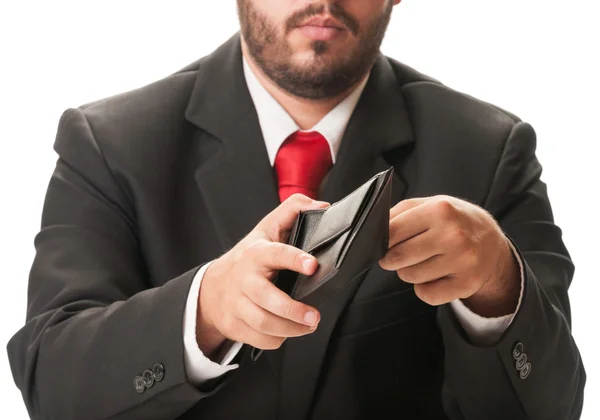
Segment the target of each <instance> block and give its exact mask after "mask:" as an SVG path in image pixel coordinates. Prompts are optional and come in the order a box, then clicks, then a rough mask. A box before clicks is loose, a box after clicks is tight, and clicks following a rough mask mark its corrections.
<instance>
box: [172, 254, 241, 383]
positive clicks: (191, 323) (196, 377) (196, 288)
mask: <svg viewBox="0 0 600 420" xmlns="http://www.w3.org/2000/svg"><path fill="white" fill-rule="evenodd" d="M211 263H212V261H211V262H209V263H207V264H205V265H203V266H202V267H201V268H200V270H198V272H197V273H196V275H195V276H194V280H193V281H192V285H191V287H190V291H189V293H188V297H187V301H186V304H185V310H184V313H183V350H184V362H185V371H186V374H187V377H188V380H189V381H190V382H191V383H192V384H194V385H195V386H199V385H201V384H202V383H204V382H206V381H208V380H209V379H213V378H217V377H219V376H221V375H223V374H225V373H227V372H229V371H230V370H233V369H237V368H238V367H239V365H238V364H232V365H230V363H231V361H232V360H233V358H234V357H235V356H236V354H238V352H239V351H240V349H241V348H242V345H243V343H240V342H232V341H228V342H226V343H224V344H223V346H222V348H221V351H220V354H219V357H218V358H217V360H221V362H220V363H217V362H213V361H212V360H210V359H209V358H208V357H206V356H205V355H204V353H202V350H200V348H199V347H198V342H197V341H196V315H197V311H196V309H197V308H198V294H199V292H200V284H201V283H202V278H203V277H204V273H205V272H206V270H207V269H208V267H209V266H210V264H211Z"/></svg>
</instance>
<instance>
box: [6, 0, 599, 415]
mask: <svg viewBox="0 0 600 420" xmlns="http://www.w3.org/2000/svg"><path fill="white" fill-rule="evenodd" d="M355 1H357V0H355ZM364 1H368V0H364ZM595 4H596V2H593V1H591V0H570V1H568V2H565V1H560V2H559V1H552V0H550V1H549V0H504V1H494V2H492V1H481V0H455V1H448V0H426V1H425V0H421V1H416V0H405V1H404V2H402V3H401V4H400V5H399V6H398V7H396V9H395V11H394V15H393V18H392V22H391V24H390V28H389V30H388V33H387V35H386V38H385V41H384V44H383V47H382V50H383V52H384V53H386V54H387V55H390V56H392V57H394V58H396V59H398V60H400V61H402V62H404V63H405V64H408V65H410V66H412V67H415V68H416V69H418V70H420V71H421V72H423V73H425V74H429V75H430V76H433V77H435V78H437V79H439V80H440V81H442V82H443V83H445V84H446V85H448V86H450V87H453V88H455V89H458V90H460V91H463V92H466V93H468V94H470V95H473V96H475V97H478V98H480V99H483V100H485V101H489V102H492V103H494V104H496V105H498V106H500V107H503V108H505V109H507V110H510V111H512V112H513V113H516V114H517V115H518V116H519V117H521V118H522V119H523V120H525V121H527V122H529V123H531V124H532V125H533V127H534V128H535V130H536V131H537V134H538V157H539V159H540V161H541V163H542V165H543V167H544V173H543V175H542V179H543V180H544V181H545V182H546V183H547V184H548V193H549V196H550V200H551V203H552V205H553V209H554V215H555V221H556V223H557V224H558V225H559V226H560V227H561V228H562V229H563V239H564V241H565V243H566V245H567V248H568V249H569V251H570V253H571V256H572V258H573V260H574V262H575V266H576V270H575V279H574V283H573V286H572V287H571V290H570V293H571V302H572V308H573V334H574V336H575V339H576V341H577V343H578V345H579V348H580V350H581V353H582V355H583V360H584V364H585V367H586V370H587V374H588V382H587V387H586V401H585V409H584V415H583V417H582V418H583V419H585V420H593V419H598V418H600V401H599V398H598V397H600V381H599V380H598V375H599V374H600V358H599V356H598V355H599V354H600V344H599V343H598V338H597V337H598V333H599V332H600V328H599V326H598V323H597V321H598V320H599V316H598V313H599V310H598V307H597V301H598V299H597V294H598V291H599V290H600V288H599V287H598V279H599V276H598V268H597V264H598V260H599V258H600V255H599V251H600V246H598V238H599V235H600V228H599V223H598V218H597V214H598V208H597V194H598V189H599V182H600V176H599V174H598V173H599V171H598V169H597V162H598V156H597V152H598V143H599V141H600V134H599V131H600V130H599V129H598V120H599V119H600V105H599V104H598V100H599V97H600V88H599V82H598V79H599V77H600V66H599V64H598V61H597V60H598V56H599V51H600V31H599V29H598V25H597V23H598V17H599V14H598V13H597V12H596V11H595V7H596V6H595ZM237 28H238V21H237V16H236V11H235V1H234V0H228V1H224V0H219V1H210V2H209V1H206V0H195V1H170V2H167V1H163V2H153V1H134V0H130V1H124V0H120V1H114V0H105V1H103V2H89V1H88V2H86V1H81V0H79V1H66V0H53V1H49V2H45V1H41V0H40V1H25V0H21V1H19V2H2V5H1V6H0V46H1V49H0V51H1V56H0V57H1V60H2V61H1V64H0V72H1V73H0V74H1V77H0V112H1V114H0V138H1V141H2V143H1V144H2V149H0V150H1V155H0V156H1V165H0V187H1V189H0V194H1V195H0V197H1V198H0V200H1V205H0V212H1V214H0V224H1V225H0V232H1V237H2V241H1V242H0V246H1V249H0V251H1V252H0V256H1V257H0V258H1V260H0V267H2V277H1V281H2V284H3V293H2V295H3V297H4V298H3V299H2V303H1V304H0V342H1V343H2V345H3V346H5V345H6V342H7V341H8V340H9V339H10V337H11V336H12V334H13V333H15V332H16V331H17V330H18V329H19V328H20V327H21V325H22V323H23V322H24V316H25V308H26V291H27V277H28V272H29V268H30V264H31V261H32V258H33V255H34V248H33V238H34V236H35V234H36V233H37V230H38V228H39V222H40V213H41V207H42V203H43V199H44V195H45V189H46V186H47V182H48V180H49V177H50V174H51V172H52V170H53V168H54V164H55V161H56V155H55V154H54V152H53V150H52V144H53V141H54V136H55V134H56V128H57V123H58V119H59V117H60V115H61V113H62V112H63V111H64V110H65V109H66V108H68V107H74V106H78V105H81V104H83V103H85V102H89V101H92V100H95V99H99V98H102V97H105V96H109V95H112V94H115V93H119V92H122V91H125V90H129V89H132V88H136V87H139V86H142V85H144V84H146V83H149V82H151V81H154V80H156V79H159V78H162V77H164V76H167V75H168V74H170V73H172V72H175V71H177V70H179V69H180V68H182V67H184V66H185V65H186V64H188V63H190V62H192V61H195V60H196V59H197V58H199V57H201V56H203V55H206V54H208V53H210V52H211V51H212V50H213V49H215V48H216V47H217V46H218V45H220V44H221V43H222V42H224V41H225V40H226V39H227V38H228V37H229V36H230V35H232V34H233V33H234V32H235V31H236V30H237ZM57 380H60V378H57ZM92 380H93V379H92ZM0 396H1V397H0V398H1V399H2V400H3V402H2V411H3V415H2V417H3V418H9V419H16V420H18V419H26V418H27V414H26V411H25V409H24V405H23V403H22V400H21V396H20V394H19V392H18V390H17V388H16V387H15V386H14V383H13V381H12V375H11V373H10V368H9V364H8V359H7V357H6V352H5V351H3V355H2V354H0ZM594 397H595V398H594ZM8 413H10V415H9V414H8Z"/></svg>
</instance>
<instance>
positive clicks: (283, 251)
mask: <svg viewBox="0 0 600 420" xmlns="http://www.w3.org/2000/svg"><path fill="white" fill-rule="evenodd" d="M328 205H329V203H325V202H322V201H314V200H311V199H310V198H308V197H306V196H304V195H301V194H295V195H292V196H291V197H289V198H288V199H287V200H286V201H284V202H283V203H281V205H279V207H277V208H276V209H275V210H273V211H272V212H271V213H269V214H268V215H267V216H265V217H264V218H263V219H262V220H261V221H260V223H259V224H258V225H257V226H256V227H255V228H254V230H252V231H251V232H250V233H249V234H248V235H247V236H246V237H245V238H244V239H242V240H241V241H240V242H239V243H238V244H237V245H236V246H235V247H233V248H232V249H231V250H230V251H229V252H227V253H226V254H224V255H223V256H221V257H220V258H219V259H217V260H216V261H214V262H213V263H212V264H211V265H210V266H209V268H208V270H207V271H206V273H205V274H204V277H203V279H202V285H201V287H200V294H199V297H198V318H197V323H196V325H197V328H196V340H197V342H198V346H199V347H200V349H201V350H202V352H203V353H204V354H205V355H207V356H208V355H210V354H211V353H213V352H214V351H215V350H216V349H217V348H218V347H219V346H220V345H221V344H222V343H223V341H224V340H225V339H226V338H229V339H231V340H233V341H240V342H243V343H247V344H250V345H252V346H254V347H256V348H259V349H276V348H279V347H280V346H281V344H282V343H283V342H284V341H285V339H286V338H287V337H297V336H302V335H306V334H309V333H311V332H313V331H314V330H315V329H316V327H317V325H318V323H319V320H320V314H319V311H318V310H317V309H315V308H313V307H311V306H308V305H305V304H303V303H300V302H298V301H295V300H293V299H292V298H291V297H289V296H288V295H287V294H285V293H284V292H283V291H281V290H280V289H279V288H278V287H277V286H275V285H274V284H273V283H272V280H273V279H274V277H275V275H276V274H277V272H278V270H282V269H288V270H293V271H296V272H299V273H303V274H306V275H311V274H314V272H315V271H316V270H317V265H318V262H317V259H316V258H315V257H313V256H312V255H310V254H307V253H305V252H303V251H301V250H300V249H298V248H295V247H292V246H290V245H287V244H286V242H287V240H288V238H289V235H290V231H291V229H292V227H293V225H294V222H295V220H296V218H297V216H298V213H299V212H300V211H305V210H315V209H319V208H324V207H327V206H328Z"/></svg>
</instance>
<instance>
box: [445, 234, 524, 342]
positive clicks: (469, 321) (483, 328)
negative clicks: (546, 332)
mask: <svg viewBox="0 0 600 420" xmlns="http://www.w3.org/2000/svg"><path fill="white" fill-rule="evenodd" d="M508 243H509V245H510V249H511V250H512V251H513V254H514V255H515V258H516V259H517V261H518V262H519V267H520V269H521V293H520V294H519V302H518V303H517V309H516V311H515V312H514V313H512V314H508V315H504V316H501V317H497V318H485V317H482V316H481V315H478V314H476V313H474V312H473V311H471V310H470V309H469V308H467V307H466V305H465V304H464V303H463V301H462V300H460V299H456V300H453V301H452V302H450V306H451V307H452V309H453V310H454V313H455V314H456V318H458V322H460V324H461V325H462V327H463V329H464V330H465V332H466V333H467V335H468V336H469V338H470V339H471V341H472V342H473V344H475V345H480V346H489V345H492V344H494V343H497V342H498V340H499V339H500V336H501V335H502V333H504V331H505V330H506V329H507V328H508V327H509V325H510V324H511V322H512V320H513V318H514V316H515V314H516V313H517V312H518V311H519V308H520V307H521V300H522V299H523V288H524V285H525V275H524V270H523V262H522V261H521V259H520V258H519V254H518V253H517V250H516V249H515V247H514V246H513V244H512V243H511V242H510V241H508Z"/></svg>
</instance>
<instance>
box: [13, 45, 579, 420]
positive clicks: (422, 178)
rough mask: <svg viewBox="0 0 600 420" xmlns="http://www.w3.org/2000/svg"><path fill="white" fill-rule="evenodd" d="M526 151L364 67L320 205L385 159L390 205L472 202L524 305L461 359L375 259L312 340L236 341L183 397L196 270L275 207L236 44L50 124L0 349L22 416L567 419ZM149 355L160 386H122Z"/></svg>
mask: <svg viewBox="0 0 600 420" xmlns="http://www.w3.org/2000/svg"><path fill="white" fill-rule="evenodd" d="M535 149H536V136H535V133H534V130H533V129H532V127H531V126H530V125H528V124H527V123H524V122H522V121H520V120H519V118H517V117H516V116H515V115H512V114H510V113H508V112H506V111H504V110H501V109H499V108H497V107H495V106H493V105H490V104H488V103H484V102H482V101H480V100H477V99H474V98H472V97H470V96H467V95H465V94H463V93H460V92H456V91H454V90H452V89H450V88H448V87H446V86H444V85H442V84H441V83H439V82H438V81H436V80H434V79H432V78H429V77H427V76H424V75H422V74H420V73H418V72H417V71H415V70H413V69H411V68H410V67H407V66H405V65H403V64H401V63H399V62H397V61H394V60H393V59H391V58H388V57H385V56H383V55H380V56H379V58H378V59H377V61H376V63H375V65H374V68H373V72H372V75H371V78H370V80H369V82H368V84H367V86H366V88H365V90H364V92H363V95H362V97H361V99H360V101H359V103H358V105H357V108H356V110H355V112H354V114H353V116H352V119H351V121H350V124H349V126H348V128H347V130H346V132H345V135H344V138H343V141H342V143H341V149H340V151H339V155H338V159H337V162H336V164H335V166H334V167H333V169H332V170H331V172H330V173H329V176H328V179H327V180H326V184H325V185H324V186H323V193H322V197H320V198H322V199H324V200H328V201H330V202H335V201H337V200H339V199H341V198H342V197H344V196H345V195H346V194H348V193H350V192H351V191H353V190H354V189H355V188H356V187H358V186H359V185H361V184H362V183H363V182H365V181H366V180H367V179H369V178H370V177H371V176H372V175H374V174H375V173H378V172H380V171H382V170H385V169H387V168H388V167H389V166H390V165H392V166H394V168H395V175H394V178H393V204H395V203H397V202H399V201H400V200H402V199H405V198H409V197H417V196H431V195H436V194H447V195H452V196H455V197H459V198H462V199H465V200H468V201H471V202H473V203H476V204H478V205H480V206H482V207H484V208H485V209H487V210H488V211H489V212H490V213H491V214H492V215H493V216H495V217H496V219H497V220H498V221H499V222H500V224H501V226H502V228H503V230H504V231H505V233H506V234H507V236H508V237H509V238H510V239H511V240H512V241H513V243H514V245H515V246H516V248H517V250H518V252H519V256H520V257H521V259H522V260H523V261H524V263H525V289H524V296H523V301H522V306H521V309H520V311H519V312H518V314H517V315H516V317H515V319H514V321H513V323H512V324H511V326H510V327H509V328H508V330H507V331H506V332H505V333H504V334H503V336H502V337H501V339H500V341H499V342H498V343H497V344H496V345H493V346H490V347H479V346H476V345H473V344H472V343H470V341H469V340H468V338H467V337H466V336H465V333H464V331H463V330H462V328H461V326H460V325H459V324H458V323H457V321H456V319H455V318H454V315H453V313H452V311H451V309H450V308H449V307H447V306H442V307H439V308H435V307H430V306H428V305H426V304H424V303H422V302H421V301H420V300H419V299H417V298H416V296H415V294H414V292H413V290H412V288H411V287H410V286H409V285H408V284H406V283H404V282H402V281H400V280H399V279H398V277H397V275H396V273H394V272H391V273H390V272H386V271H384V270H382V269H381V268H380V267H379V266H378V265H376V266H373V267H372V269H371V270H369V271H368V272H367V273H366V274H363V275H362V277H363V278H362V279H361V280H362V281H361V282H360V283H356V284H357V285H358V287H355V288H352V289H348V290H346V291H344V292H343V293H340V294H338V295H337V296H336V297H335V298H334V299H331V300H330V301H329V302H327V303H326V304H325V305H324V306H323V307H322V308H321V311H322V322H321V324H320V326H319V328H318V329H317V331H316V332H315V333H314V334H312V335H310V336H305V337H302V338H294V339H289V340H287V341H286V342H285V343H284V345H283V346H282V347H281V348H280V349H278V350H276V351H267V352H265V354H263V356H262V357H261V358H260V359H258V361H257V362H253V361H252V360H251V359H249V352H248V351H246V346H245V347H244V348H243V350H242V352H241V353H240V354H239V357H238V359H237V361H238V362H240V363H241V366H240V368H239V369H238V370H234V371H232V372H229V373H227V374H226V375H225V376H224V377H221V378H219V379H217V380H215V381H211V382H209V383H207V384H205V385H204V386H203V387H202V388H201V389H197V388H195V387H194V386H192V385H191V384H190V383H189V382H188V380H187V378H186V374H185V368H184V358H183V338H182V337H183V333H182V316H183V309H184V304H185V301H186V296H187V293H188V290H189V288H190V284H191V282H192V279H193V277H194V274H195V273H196V271H197V270H198V268H199V267H200V266H201V265H202V264H204V263H205V262H207V261H210V260H212V259H214V258H216V257H219V256H220V255H222V254H223V253H224V252H226V251H227V250H228V249H229V248H231V247H232V246H233V245H234V244H235V243H236V242H237V241H239V240H240V239H241V238H242V237H243V236H244V235H245V234H247V233H248V232H249V231H250V230H251V229H252V228H253V227H254V226H255V225H256V224H257V222H258V221H259V220H260V219H261V218H262V217H263V216H264V215H265V214H267V213H268V212H270V211H271V210H272V209H274V208H275V207H276V206H277V205H278V204H279V200H278V196H277V187H276V181H275V175H274V172H273V169H272V167H271V166H270V164H269V160H268V157H267V152H266V149H265V145H264V142H263V140H262V136H261V130H260V127H259V124H258V120H257V115H256V111H255V109H254V106H253V103H252V101H251V98H250V96H249V93H248V90H247V87H246V84H245V79H244V76H243V73H242V61H241V53H240V38H239V35H238V34H236V35H235V36H233V37H232V38H231V39H230V40H229V41H227V42H226V43H225V44H224V45H223V46H221V47H220V48H219V49H217V50H216V51H215V52H214V53H213V54H211V55H210V56H207V57H204V58H202V59H200V60H199V61H197V62H195V63H193V64H191V65H190V66H188V67H186V68H185V69H183V70H181V71H179V72H177V73H175V74H173V75H171V76H169V77H166V78H165V79H163V80H159V81H157V82H155V83H152V84H150V85H148V86H145V87H142V88H141V89H137V90H134V91H131V92H127V93H123V94H120V95H117V96H114V97H111V98H107V99H103V100H100V101H97V102H94V103H90V104H87V105H84V106H81V107H78V108H74V109H69V110H67V111H65V113H64V115H63V116H62V118H61V120H60V124H59V127H58V133H57V137H56V142H55V150H56V152H57V153H58V155H59V159H58V162H57V165H56V169H55V171H54V173H53V174H52V177H51V179H50V183H49V186H48V190H47V195H46V201H45V205H44V209H43V216H42V227H41V230H40V232H39V234H38V235H37V236H36V238H35V246H36V250H37V252H36V257H35V260H34V262H33V266H32V269H31V275H30V278H29V295H28V299H29V300H28V310H27V322H26V324H25V325H24V326H23V328H22V329H21V330H19V331H18V332H17V333H16V334H15V335H14V337H13V338H12V339H11V340H10V342H9V343H8V355H9V358H10V363H11V366H12V373H13V376H14V380H15V382H16V384H17V386H18V387H19V389H20V390H21V391H22V394H23V398H24V401H25V403H26V405H27V408H28V410H29V413H30V415H31V417H32V418H34V419H60V420H84V419H107V418H111V419H165V420H166V419H176V418H180V419H234V418H243V419H246V420H250V419H262V420H264V419H273V420H274V419H286V420H301V419H307V418H310V419H337V418H340V419H341V418H343V419H365V418H368V419H371V418H378V419H382V418H403V419H446V418H450V419H456V420H458V419H503V420H506V419H511V420H516V419H525V418H528V419H576V418H578V417H579V414H580V412H581V407H582V403H583V388H584V384H585V377H586V376H585V371H584V368H583V365H582V362H581V358H580V355H579V352H578V350H577V347H576V345H575V343H574V341H573V338H572V336H571V332H570V311H569V299H568V296H567V289H568V287H569V285H570V283H571V280H572V277H573V272H574V266H573V263H572V261H571V259H570V257H569V254H568V252H567V249H566V248H565V245H564V244H563V241H562V239H561V230H560V228H559V227H557V226H556V225H555V224H554V223H553V215H552V210H551V206H550V203H549V200H548V196H547V193H546V185H545V184H544V182H542V181H541V180H540V174H541V172H542V168H541V165H540V163H539V162H538V160H537V158H536V155H535ZM522 355H525V356H522ZM525 358H526V360H524V359H525ZM158 363H160V364H161V365H162V366H163V367H164V372H163V373H164V374H163V373H161V374H160V375H158V376H156V372H155V375H154V376H155V378H156V379H154V378H153V375H152V371H150V373H148V372H146V379H147V380H148V382H149V383H153V384H152V386H151V387H148V388H144V387H143V386H142V389H143V390H144V391H143V392H141V393H138V392H137V391H136V387H135V385H134V377H135V376H136V375H139V374H142V373H143V372H144V371H145V370H146V369H152V368H153V367H154V366H156V365H157V364H158ZM526 363H529V367H528V368H525V369H524V368H523V366H524V365H525V364H526ZM517 367H519V368H520V369H517ZM158 373H160V369H159V371H158ZM158 379H161V380H160V381H159V380H158ZM138 385H139V384H138Z"/></svg>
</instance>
